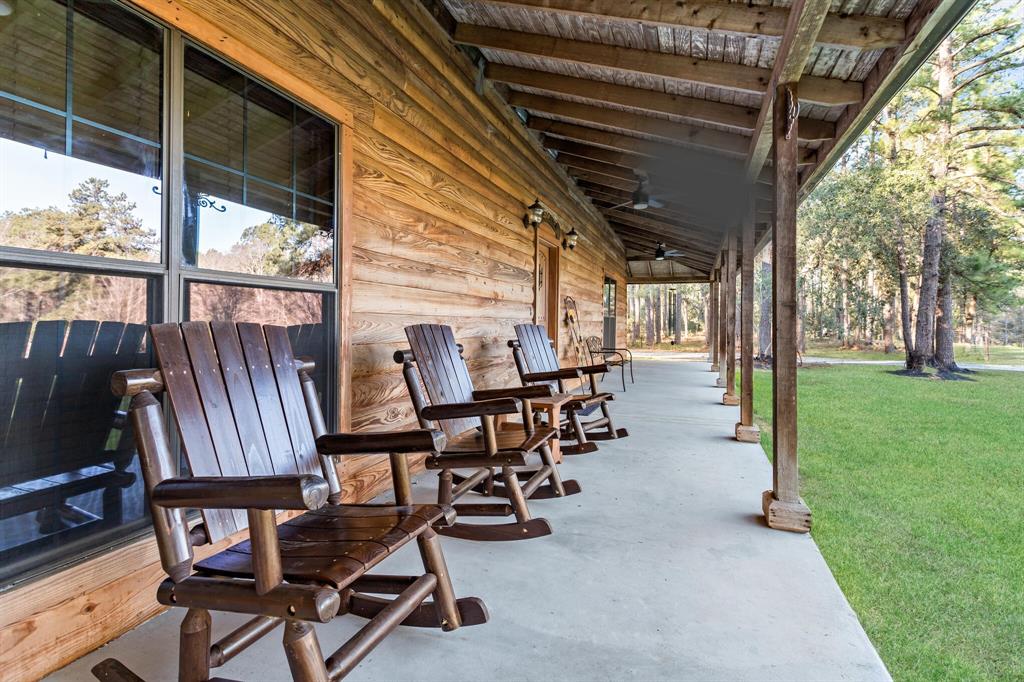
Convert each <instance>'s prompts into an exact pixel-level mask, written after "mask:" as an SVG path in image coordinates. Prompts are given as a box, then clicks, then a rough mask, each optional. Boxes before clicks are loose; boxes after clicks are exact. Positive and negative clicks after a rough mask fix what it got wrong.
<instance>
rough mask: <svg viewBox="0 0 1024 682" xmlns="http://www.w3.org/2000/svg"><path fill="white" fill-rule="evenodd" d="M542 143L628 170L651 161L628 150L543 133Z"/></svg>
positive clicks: (554, 148)
mask: <svg viewBox="0 0 1024 682" xmlns="http://www.w3.org/2000/svg"><path fill="white" fill-rule="evenodd" d="M540 143H541V144H542V145H544V147H545V148H546V149H550V150H553V151H556V152H565V153H567V154H572V155H573V156H578V157H580V158H584V159H590V160H591V161H599V162H601V163H604V164H608V165H612V166H619V167H620V168H623V169H627V170H634V169H637V168H643V167H644V165H645V164H647V163H649V162H650V159H649V158H648V157H644V156H638V155H636V154H630V153H628V152H619V151H615V150H614V149H605V148H604V147H595V146H594V145H590V144H584V143H582V142H574V141H573V140H564V139H562V138H560V137H550V136H548V135H541V138H540Z"/></svg>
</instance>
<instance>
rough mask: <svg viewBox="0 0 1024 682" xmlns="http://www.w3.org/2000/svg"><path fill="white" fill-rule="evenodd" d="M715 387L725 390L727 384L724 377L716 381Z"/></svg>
mask: <svg viewBox="0 0 1024 682" xmlns="http://www.w3.org/2000/svg"><path fill="white" fill-rule="evenodd" d="M715 387H716V388H725V382H724V381H722V377H718V378H717V379H715Z"/></svg>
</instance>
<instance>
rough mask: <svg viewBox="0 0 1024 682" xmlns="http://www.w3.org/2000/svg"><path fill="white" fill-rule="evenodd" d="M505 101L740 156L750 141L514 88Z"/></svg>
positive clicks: (578, 119)
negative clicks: (519, 90)
mask: <svg viewBox="0 0 1024 682" xmlns="http://www.w3.org/2000/svg"><path fill="white" fill-rule="evenodd" d="M508 103H509V104H511V105H512V106H514V107H521V108H523V109H526V110H528V111H530V112H531V113H537V112H541V113H545V114H554V115H555V116H561V117H563V118H571V119H575V120H577V121H583V122H585V123H595V124H597V125H603V126H608V127H609V128H618V129H619V130H623V131H627V132H633V133H639V134H641V135H651V136H654V137H660V138H662V139H664V140H665V141H667V142H670V143H672V144H677V145H681V146H687V147H700V148H702V149H709V150H711V151H714V152H719V153H723V154H731V155H736V156H742V155H744V154H745V153H746V151H747V148H748V146H749V144H750V143H749V138H747V137H746V136H745V135H740V134H738V133H726V132H723V131H721V130H713V129H711V128H703V127H700V126H693V125H687V124H685V123H676V122H675V121H667V120H665V119H662V118H652V117H650V116H644V115H643V114H636V113H630V112H628V111H620V110H618V109H608V108H605V107H599V106H593V105H590V104H580V103H579V102H570V101H568V100H564V99H558V98H556V97H545V96H544V95H534V94H531V93H528V92H518V91H513V92H512V93H510V94H509V96H508Z"/></svg>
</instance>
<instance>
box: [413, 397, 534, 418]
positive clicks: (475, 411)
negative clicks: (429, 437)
mask: <svg viewBox="0 0 1024 682" xmlns="http://www.w3.org/2000/svg"><path fill="white" fill-rule="evenodd" d="M520 409H522V405H521V403H520V402H519V400H517V399H516V398H494V399H492V400H477V401H474V402H471V403H447V404H444V405H427V406H426V407H424V408H423V410H422V411H421V412H420V417H422V418H423V419H426V420H428V421H434V420H435V419H463V418H465V417H484V416H487V415H497V414H516V413H517V412H519V410H520Z"/></svg>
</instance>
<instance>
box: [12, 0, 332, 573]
mask: <svg viewBox="0 0 1024 682" xmlns="http://www.w3.org/2000/svg"><path fill="white" fill-rule="evenodd" d="M12 6H13V10H12V11H11V12H10V13H9V14H8V15H6V16H0V54H2V55H3V58H2V59H0V589H3V588H4V587H6V586H7V585H9V584H12V583H13V582H16V581H20V580H23V579H25V578H27V577H29V576H31V575H34V574H38V573H39V572H41V571H44V570H49V569H53V568H57V567H60V566H61V565H63V564H68V563H72V562H73V561H75V560H77V559H78V557H80V556H81V555H82V554H83V553H91V552H95V551H97V549H99V548H101V547H102V546H104V545H105V544H109V543H111V542H114V541H117V540H121V539H123V538H125V537H128V536H130V535H132V534H133V533H138V532H143V531H144V530H145V528H146V527H147V526H148V523H149V521H148V518H147V508H146V505H145V500H144V496H143V484H142V479H141V475H140V471H139V467H138V460H137V455H136V452H135V446H134V442H133V439H132V434H131V431H130V427H129V426H128V425H127V424H125V423H124V421H123V420H122V419H121V418H120V417H119V411H120V410H123V409H124V408H125V405H124V404H122V403H121V402H119V401H118V400H116V399H114V398H113V396H111V394H110V391H109V387H108V382H109V377H110V374H111V373H112V372H113V371H116V370H119V369H126V368H132V367H148V366H152V363H153V358H152V356H151V353H150V348H149V343H148V341H147V338H146V325H148V324H151V323H154V322H160V321H175V320H188V319H211V320H218V319H219V320H239V321H254V322H262V323H274V324H280V325H284V326H286V327H288V329H289V333H290V335H291V337H292V341H293V344H294V346H295V349H296V352H297V353H298V354H300V355H303V354H304V355H310V356H313V357H314V358H315V360H316V363H317V373H318V376H317V377H316V379H317V386H318V388H319V389H320V390H321V391H322V392H323V393H322V396H321V397H322V402H323V404H324V407H325V414H326V415H327V416H328V419H331V415H333V413H334V410H333V401H334V395H333V393H334V391H333V386H334V384H335V380H334V375H335V368H334V367H333V364H332V363H333V362H334V358H333V354H332V353H331V352H330V349H331V348H333V347H334V346H335V337H336V333H337V332H336V318H337V316H336V313H335V309H336V306H337V284H336V282H337V273H336V272H335V270H336V268H335V262H336V258H335V250H336V243H337V241H338V240H336V238H335V236H336V224H337V218H336V215H337V210H336V204H335V201H336V197H337V196H338V188H337V178H338V177H339V174H338V169H337V164H338V153H337V138H338V130H337V126H336V125H335V123H334V122H332V121H329V120H327V119H326V118H324V117H323V116H321V115H320V114H318V113H316V112H314V111H311V110H309V109H308V108H306V107H304V106H303V105H301V104H299V103H297V102H295V101H293V100H292V99H290V98H289V97H287V96H286V95H284V94H283V93H281V92H278V91H276V90H274V89H273V88H271V87H268V86H267V85H266V84H264V83H262V82H260V81H259V80H257V79H255V78H253V77H251V76H250V75H248V74H246V73H245V72H244V71H242V70H241V69H239V68H237V67H236V66H234V65H233V64H230V63H228V62H227V61H225V60H223V59H220V58H219V57H218V56H217V55H215V54H212V53H210V52H208V51H206V50H204V49H202V48H200V47H199V46H197V45H193V44H191V43H190V42H188V41H187V40H186V39H185V37H184V36H183V35H182V34H181V33H179V32H177V31H175V30H172V29H170V28H168V27H165V26H162V25H160V24H158V23H156V22H154V21H152V20H150V19H149V18H147V17H146V16H144V15H142V14H140V13H137V12H136V11H134V10H132V9H129V8H128V7H126V6H122V5H120V4H118V3H116V2H61V1H57V0H17V2H15V3H12Z"/></svg>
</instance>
